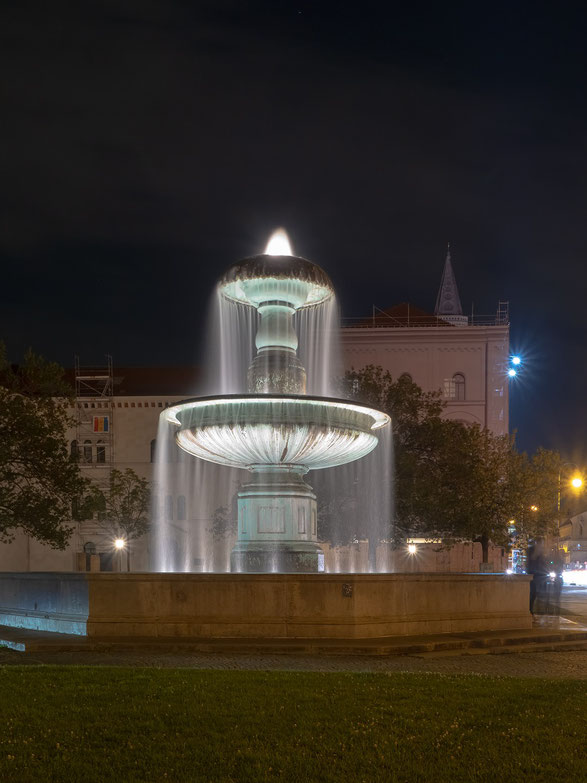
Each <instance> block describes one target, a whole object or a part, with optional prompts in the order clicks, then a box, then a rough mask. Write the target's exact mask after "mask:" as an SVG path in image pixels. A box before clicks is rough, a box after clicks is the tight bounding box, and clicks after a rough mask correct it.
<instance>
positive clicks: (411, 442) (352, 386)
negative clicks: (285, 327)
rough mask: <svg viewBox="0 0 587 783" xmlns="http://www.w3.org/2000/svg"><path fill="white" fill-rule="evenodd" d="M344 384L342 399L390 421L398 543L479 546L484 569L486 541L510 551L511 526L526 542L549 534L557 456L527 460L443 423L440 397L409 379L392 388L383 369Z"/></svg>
mask: <svg viewBox="0 0 587 783" xmlns="http://www.w3.org/2000/svg"><path fill="white" fill-rule="evenodd" d="M344 385H345V387H346V388H345V389H343V394H344V391H346V396H348V397H354V398H355V399H357V400H359V401H361V402H365V403H367V404H369V405H373V406H374V407H378V408H379V409H381V410H383V411H385V412H386V413H389V414H390V416H391V418H392V426H393V436H394V449H395V471H396V476H395V495H396V496H395V519H394V532H393V536H392V538H394V539H395V540H396V542H397V543H399V542H400V541H405V540H406V538H408V537H413V536H422V537H426V538H430V539H438V540H441V541H442V542H443V544H444V545H445V546H450V545H452V544H454V543H456V542H457V541H465V540H466V541H478V542H480V543H481V546H482V552H483V562H487V560H488V552H489V543H490V542H493V543H494V544H497V545H502V546H507V545H508V544H509V542H510V533H509V527H510V520H512V519H514V520H516V525H517V526H519V530H520V531H523V532H524V533H525V534H526V535H537V534H538V533H539V532H540V531H543V532H546V531H547V529H548V525H549V522H550V521H551V520H552V519H553V518H554V515H553V505H552V502H553V500H555V499H556V488H555V487H556V484H555V482H556V480H557V476H558V472H557V471H558V467H557V466H558V465H559V464H560V457H559V456H558V454H556V452H548V451H546V450H544V449H539V450H538V452H537V453H536V454H535V455H534V457H532V458H531V459H530V458H529V457H528V456H527V455H526V454H520V453H519V452H518V451H517V450H516V447H515V439H514V438H513V437H510V436H509V435H504V436H497V435H495V434H493V433H491V432H490V431H489V430H487V429H482V428H480V427H478V426H468V425H463V424H461V423H459V422H455V421H450V420H447V419H443V418H442V412H443V410H444V407H445V406H444V403H443V401H442V400H441V398H440V393H439V392H438V393H437V392H424V391H422V389H421V388H420V387H419V386H417V384H415V383H413V381H412V380H411V379H410V378H409V377H407V376H400V378H398V379H397V380H395V381H394V380H393V378H392V377H391V375H390V374H389V372H386V371H384V370H383V369H382V368H381V367H373V366H369V367H366V368H364V369H363V370H361V371H360V372H352V373H347V376H346V378H345V381H344ZM344 500H345V499H344V498H339V499H338V502H339V504H340V503H341V502H343V501H344ZM533 509H534V510H533Z"/></svg>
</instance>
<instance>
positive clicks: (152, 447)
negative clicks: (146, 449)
mask: <svg viewBox="0 0 587 783" xmlns="http://www.w3.org/2000/svg"><path fill="white" fill-rule="evenodd" d="M156 448H157V438H153V440H152V441H151V462H155V450H156Z"/></svg>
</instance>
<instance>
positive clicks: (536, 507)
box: [530, 506, 538, 511]
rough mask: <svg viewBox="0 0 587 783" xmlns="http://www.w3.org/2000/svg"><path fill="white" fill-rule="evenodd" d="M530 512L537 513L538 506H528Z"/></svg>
mask: <svg viewBox="0 0 587 783" xmlns="http://www.w3.org/2000/svg"><path fill="white" fill-rule="evenodd" d="M530 511H538V506H530Z"/></svg>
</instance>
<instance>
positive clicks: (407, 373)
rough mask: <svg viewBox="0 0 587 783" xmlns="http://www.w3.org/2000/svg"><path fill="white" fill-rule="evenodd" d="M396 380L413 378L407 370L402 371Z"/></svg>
mask: <svg viewBox="0 0 587 783" xmlns="http://www.w3.org/2000/svg"><path fill="white" fill-rule="evenodd" d="M398 380H400V381H401V380H404V381H412V380H413V378H412V376H411V375H410V373H409V372H402V374H401V375H400V377H399V379H398Z"/></svg>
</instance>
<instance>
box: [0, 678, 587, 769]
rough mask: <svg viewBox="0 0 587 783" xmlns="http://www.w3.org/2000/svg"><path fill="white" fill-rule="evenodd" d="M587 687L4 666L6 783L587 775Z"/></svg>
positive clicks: (0, 706) (1, 753) (2, 760)
mask: <svg viewBox="0 0 587 783" xmlns="http://www.w3.org/2000/svg"><path fill="white" fill-rule="evenodd" d="M585 691H586V687H585V684H584V683H582V682H578V681H568V680H556V681H553V680H540V679H507V678H491V677H481V676H470V675H467V676H444V675H437V674H391V675H386V674H355V673H353V674H339V673H332V674H320V673H314V672H246V671H196V670H186V669H147V668H128V669H127V668H110V667H82V666H79V667H74V666H67V667H65V666H64V667H58V666H55V667H52V666H51V667H50V666H46V667H31V666H26V667H24V666H23V667H14V666H9V667H5V668H0V721H1V722H0V726H1V728H0V781H2V783H10V782H11V781H18V783H27V782H28V781H35V783H36V782H37V781H41V782H42V783H45V782H46V781H68V783H69V782H70V781H71V782H72V783H77V782H78V781H79V782H80V783H82V781H83V783H93V782H94V781H96V783H98V782H99V783H106V782H107V781H118V782H119V783H120V782H123V783H126V781H139V780H140V781H154V782H157V783H158V782H159V781H235V783H236V782H237V781H238V783H241V782H245V781H279V780H281V781H284V780H285V781H295V782H296V783H305V781H337V783H340V782H341V781H342V782H343V783H347V782H348V781H351V782H352V783H354V782H355V781H368V782H369V783H372V782H374V781H385V783H393V782H394V781H419V782H421V783H434V782H435V781H443V782H444V781H450V783H454V782H455V781H467V783H469V782H470V781H500V783H501V782H502V781H503V782H504V783H517V782H518V781H520V783H521V782H522V781H523V783H537V782H538V781H549V783H551V782H552V781H569V783H571V782H572V783H578V781H581V780H585V779H586V766H585V764H586V759H585V736H584V723H583V720H584V714H585V695H586V693H585Z"/></svg>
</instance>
